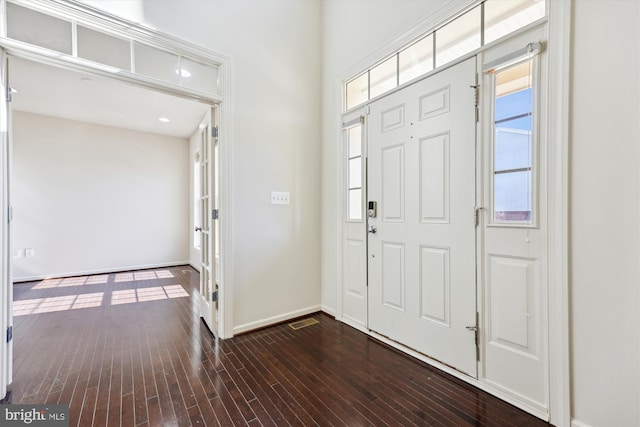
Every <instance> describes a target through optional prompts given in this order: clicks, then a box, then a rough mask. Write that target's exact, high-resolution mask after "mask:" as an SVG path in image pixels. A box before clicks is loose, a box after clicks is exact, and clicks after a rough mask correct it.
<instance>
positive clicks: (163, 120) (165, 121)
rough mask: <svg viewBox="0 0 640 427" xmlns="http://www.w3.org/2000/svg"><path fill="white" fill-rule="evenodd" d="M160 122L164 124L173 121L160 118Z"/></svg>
mask: <svg viewBox="0 0 640 427" xmlns="http://www.w3.org/2000/svg"><path fill="white" fill-rule="evenodd" d="M158 120H160V121H161V122H162V123H169V122H170V121H171V120H169V119H167V118H166V117H160V118H159V119H158Z"/></svg>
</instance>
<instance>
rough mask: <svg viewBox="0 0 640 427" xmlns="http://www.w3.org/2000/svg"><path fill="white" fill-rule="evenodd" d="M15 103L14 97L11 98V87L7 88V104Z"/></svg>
mask: <svg viewBox="0 0 640 427" xmlns="http://www.w3.org/2000/svg"><path fill="white" fill-rule="evenodd" d="M11 101H13V96H11V87H10V86H7V102H11Z"/></svg>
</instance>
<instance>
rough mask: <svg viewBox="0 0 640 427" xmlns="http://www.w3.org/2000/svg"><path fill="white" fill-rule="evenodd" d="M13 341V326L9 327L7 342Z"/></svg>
mask: <svg viewBox="0 0 640 427" xmlns="http://www.w3.org/2000/svg"><path fill="white" fill-rule="evenodd" d="M12 339H13V326H9V327H8V328H7V342H10V341H11V340H12Z"/></svg>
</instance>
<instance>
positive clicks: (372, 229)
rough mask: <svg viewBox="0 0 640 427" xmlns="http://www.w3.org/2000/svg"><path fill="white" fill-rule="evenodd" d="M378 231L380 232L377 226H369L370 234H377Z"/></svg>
mask: <svg viewBox="0 0 640 427" xmlns="http://www.w3.org/2000/svg"><path fill="white" fill-rule="evenodd" d="M376 231H378V229H377V228H376V226H375V225H370V226H369V233H371V234H376Z"/></svg>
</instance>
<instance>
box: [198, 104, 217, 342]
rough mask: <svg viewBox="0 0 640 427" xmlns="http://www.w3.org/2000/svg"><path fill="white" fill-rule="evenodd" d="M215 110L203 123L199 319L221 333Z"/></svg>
mask: <svg viewBox="0 0 640 427" xmlns="http://www.w3.org/2000/svg"><path fill="white" fill-rule="evenodd" d="M215 118H216V115H215V107H214V108H212V109H211V113H210V114H209V115H207V116H206V117H205V118H204V119H203V121H202V123H201V124H200V129H201V133H200V215H201V216H200V221H201V225H200V235H201V240H200V257H201V260H200V316H201V317H202V318H203V319H204V321H205V323H206V324H207V326H208V327H209V330H210V331H211V332H213V333H214V334H216V335H217V333H218V329H217V328H218V302H217V301H218V292H217V287H216V282H217V273H216V271H217V257H216V255H217V254H216V249H217V248H216V246H217V245H216V243H217V240H216V228H217V227H216V224H215V222H214V221H215V220H214V218H213V216H214V211H215V209H216V207H217V206H216V197H215V196H216V191H215V189H216V188H217V184H216V153H217V150H216V149H215V147H216V141H215V139H216V138H213V136H212V128H214V127H215Z"/></svg>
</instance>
